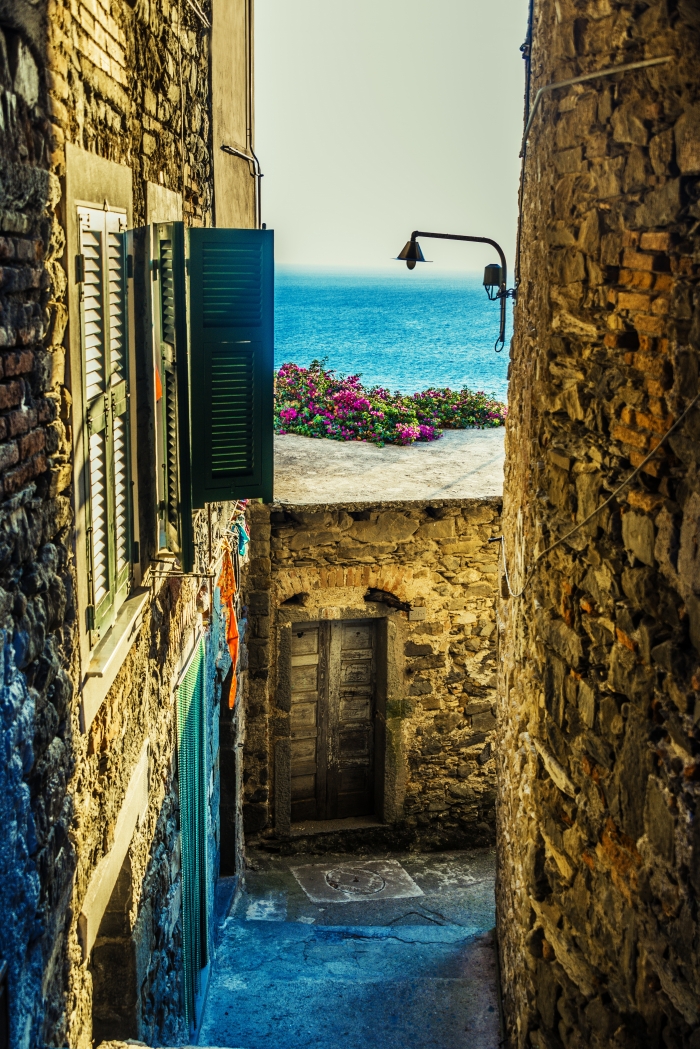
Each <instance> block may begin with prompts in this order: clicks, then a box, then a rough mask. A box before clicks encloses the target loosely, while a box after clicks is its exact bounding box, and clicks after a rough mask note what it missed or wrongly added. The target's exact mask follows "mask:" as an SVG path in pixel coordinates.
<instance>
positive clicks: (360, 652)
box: [291, 620, 376, 822]
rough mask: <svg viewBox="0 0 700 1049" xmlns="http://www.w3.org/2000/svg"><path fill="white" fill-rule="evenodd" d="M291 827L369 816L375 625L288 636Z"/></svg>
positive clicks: (333, 626)
mask: <svg viewBox="0 0 700 1049" xmlns="http://www.w3.org/2000/svg"><path fill="white" fill-rule="evenodd" d="M291 674H292V707H291V736H292V784H291V787H292V820H293V822H299V821H301V820H313V819H343V818H346V817H348V816H365V815H370V814H372V813H373V811H374V715H375V691H376V624H375V623H374V622H372V621H368V620H357V621H340V622H337V621H336V622H329V623H308V624H307V623H304V624H297V625H295V626H294V627H293V629H292V670H291Z"/></svg>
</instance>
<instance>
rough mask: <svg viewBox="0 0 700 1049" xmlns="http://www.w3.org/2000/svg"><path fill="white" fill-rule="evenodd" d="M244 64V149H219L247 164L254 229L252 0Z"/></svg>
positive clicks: (258, 218) (258, 209)
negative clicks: (252, 185)
mask: <svg viewBox="0 0 700 1049" xmlns="http://www.w3.org/2000/svg"><path fill="white" fill-rule="evenodd" d="M245 63H246V108H245V149H237V148H236V147H235V146H227V145H225V144H224V145H222V146H220V147H219V148H220V149H221V151H222V152H223V153H228V155H229V156H231V157H238V158H239V159H240V160H245V161H246V162H247V164H248V168H249V171H250V175H251V177H252V178H254V179H255V190H254V192H255V202H254V204H253V210H254V212H255V220H254V221H255V225H254V227H253V228H254V229H260V228H261V227H262V193H261V190H260V179H261V178H262V177H263V173H262V171H261V170H260V161H259V160H258V158H257V157H256V155H255V150H254V149H253V0H245Z"/></svg>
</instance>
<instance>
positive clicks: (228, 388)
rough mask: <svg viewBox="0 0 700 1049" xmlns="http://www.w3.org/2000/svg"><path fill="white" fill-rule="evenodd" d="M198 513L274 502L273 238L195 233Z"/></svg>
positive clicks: (254, 233)
mask: <svg viewBox="0 0 700 1049" xmlns="http://www.w3.org/2000/svg"><path fill="white" fill-rule="evenodd" d="M188 237H189V242H188V246H189V258H188V276H189V344H190V382H191V427H192V437H191V444H192V462H193V464H194V465H195V468H194V469H193V471H192V505H193V507H195V508H196V509H200V508H202V507H204V505H205V503H207V502H216V501H219V500H225V499H263V500H264V501H265V502H271V501H272V482H273V377H274V341H273V338H274V336H273V331H274V329H273V305H274V239H273V238H274V234H273V232H272V230H257V229H255V230H253V229H190V230H188Z"/></svg>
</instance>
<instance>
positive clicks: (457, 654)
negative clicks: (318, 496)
mask: <svg viewBox="0 0 700 1049" xmlns="http://www.w3.org/2000/svg"><path fill="white" fill-rule="evenodd" d="M249 519H250V525H251V551H250V552H251V559H250V562H249V564H248V566H247V568H246V571H245V573H244V583H243V587H244V598H243V599H244V601H245V604H246V606H247V607H248V610H249V627H248V634H247V639H248V640H247V648H248V664H249V665H248V671H247V673H248V685H247V689H246V695H245V723H246V735H245V749H244V785H243V818H244V827H245V832H246V839H247V841H249V842H250V841H259V842H260V843H262V844H263V845H267V846H268V847H270V848H274V849H279V848H284V849H295V850H298V851H303V850H305V849H307V848H310V847H311V845H310V842H311V841H312V842H313V847H314V848H324V847H328V848H334V847H339V846H341V847H343V848H348V847H354V846H364V847H367V846H368V845H372V844H377V845H383V846H384V847H392V846H394V847H398V846H401V847H414V848H425V849H431V848H440V847H452V848H459V847H464V846H475V845H487V844H490V843H492V841H493V839H494V827H495V810H494V801H495V789H496V784H495V761H494V754H493V750H492V738H493V729H494V726H495V716H494V715H495V673H496V630H495V611H494V604H495V582H496V571H497V549H496V545H492V544H489V539H491V538H492V537H493V536H494V535H499V534H500V500H499V499H481V500H478V499H474V500H456V499H454V500H438V501H436V502H434V503H426V502H402V503H395V502H391V503H389V502H385V503H378V504H365V503H362V504H359V503H358V504H348V505H343V506H338V505H330V506H311V505H299V506H292V505H286V504H285V505H282V504H268V505H264V506H263V505H257V504H252V505H251V507H250V510H249ZM343 624H345V625H346V627H347V629H350V628H353V629H355V628H359V630H360V631H361V636H363V637H365V638H366V637H369V636H370V634H373V635H374V641H373V642H370V645H371V644H373V645H374V655H373V659H374V675H375V678H374V694H373V695H372V697H371V698H370V699H369V703H370V706H372V704H373V706H372V711H371V713H370V714H369V717H370V718H371V719H372V720H371V723H370V724H369V726H367V736H368V738H369V744H367V740H366V739H365V743H364V744H363V745H365V746H367V745H368V746H369V747H370V748H373V751H374V753H373V758H372V767H371V770H370V773H371V775H373V776H374V784H373V789H372V791H371V792H372V793H373V797H372V798H371V799H369V798H365V800H364V802H362V804H361V806H360V810H359V811H360V813H361V814H362V815H365V816H369V817H371V818H370V819H366V820H365V821H364V822H363V821H359V822H357V821H355V822H353V820H352V819H351V818H350V815H351V814H352V813H353V812H354V811H357V810H355V809H353V808H352V805H350V807H345V808H344V807H343V804H342V801H341V802H340V803H338V804H336V805H334V804H329V806H328V807H326V804H325V797H323V798H321V799H320V801H319V799H318V797H317V798H316V799H315V801H316V803H314V799H313V798H311V797H310V795H309V790H308V788H309V784H308V782H307V780H308V779H309V777H310V776H314V775H321V774H322V770H321V766H323V767H324V768H323V774H324V775H325V774H326V771H327V775H328V780H329V784H330V777H331V774H332V770H333V766H334V765H335V766H337V765H338V763H339V761H340V764H341V765H342V760H343V759H342V754H341V755H340V757H339V755H338V753H331V754H330V756H329V758H328V761H327V762H326V753H325V750H324V748H326V747H328V748H330V750H331V752H332V750H333V744H332V743H331V742H330V738H331V736H332V726H331V727H330V728H328V730H327V731H328V741H326V742H324V741H323V739H322V735H323V732H324V731H325V730H324V729H323V727H322V724H321V723H322V719H323V710H322V709H321V708H322V707H323V706H324V705H329V706H331V707H332V706H333V699H332V696H330V697H325V698H324V697H323V695H322V694H321V691H322V685H321V684H320V683H319V681H318V680H317V678H316V677H315V676H314V678H313V681H312V682H311V683H310V684H308V685H306V684H304V682H303V680H301V677H302V676H303V675H304V673H305V672H306V671H307V670H308V669H309V666H310V665H311V664H313V671H314V674H315V673H316V665H317V664H318V663H319V656H318V652H319V651H321V650H322V647H323V643H322V636H323V632H324V626H327V627H328V629H329V630H332V629H333V625H335V628H336V629H338V628H340V629H344V628H343ZM309 631H311V633H314V634H315V635H318V636H319V638H320V639H321V640H320V641H319V642H318V645H317V643H316V641H315V640H314V642H313V644H312V646H311V647H308V646H307V645H306V641H305V639H306V638H307V637H310V633H309ZM297 639H299V642H300V643H299V644H297ZM344 644H345V642H344V641H343V645H344ZM362 644H363V645H365V646H366V644H367V642H366V641H363V642H362ZM331 645H332V643H331ZM350 652H351V653H352V654H353V656H354V657H355V658H357V660H358V661H359V662H358V666H361V665H362V659H363V658H364V655H365V654H366V653H363V652H362V651H357V650H356V649H352V648H351V649H350ZM341 657H342V653H340V654H339V656H338V659H339V663H338V667H337V668H334V666H333V665H332V663H331V664H330V677H331V678H333V677H334V676H335V677H337V678H338V679H339V680H341V681H342V683H343V684H345V683H347V684H348V692H347V695H346V698H345V699H342V698H341V701H340V703H341V705H342V704H343V703H345V704H346V705H347V706H348V708H350V707H351V706H352V704H353V702H354V703H355V704H358V703H359V700H358V698H357V697H358V696H359V695H360V693H362V694H363V695H364V693H363V687H364V685H365V684H366V683H367V681H363V679H362V677H361V673H360V674H358V675H356V677H357V688H355V679H353V666H352V665H351V663H345V664H343V663H342V658H341ZM323 658H324V657H323V652H322V651H321V656H320V662H321V663H323ZM329 658H332V653H331V655H330V656H329ZM319 673H320V674H321V675H322V674H323V670H322V668H321V670H319ZM353 688H355V691H353ZM309 690H311V691H309ZM331 692H332V682H331ZM317 694H318V695H319V700H318V702H319V708H318V709H317V710H312V709H311V704H312V703H315V702H316V700H315V698H314V697H315V695H317ZM297 700H299V701H301V702H300V705H297ZM339 716H340V715H339ZM363 716H364V715H363V714H362V711H361V710H358V709H357V707H356V709H355V710H354V711H353V710H350V711H349V713H348V719H347V721H346V722H345V723H344V726H341V729H340V732H341V734H342V732H346V733H350V734H352V732H353V731H357V732H360V731H362V729H361V728H360V724H361V719H362V717H363ZM356 719H360V720H356ZM314 747H316V756H315V757H314V756H313V755H311V756H310V754H309V748H311V750H312V751H313V750H314ZM337 747H338V749H339V750H342V740H341V743H340V744H337ZM322 751H323V753H322ZM360 751H361V747H360V750H358V751H357V752H356V753H355V754H354V755H353V756H352V757H351V758H350V759H349V763H350V764H351V765H352V764H353V763H354V764H355V765H357V764H358V762H359V764H362V760H363V759H362V757H361V756H359V757H358V754H359V753H360ZM309 762H310V763H309ZM326 764H327V766H328V768H327V770H326V768H325V766H326ZM311 789H313V788H311ZM319 789H321V790H324V789H327V792H328V794H329V795H330V793H331V787H330V785H328V787H327V788H323V787H321V788H319ZM340 794H341V795H342V784H341V788H340ZM304 799H306V800H304ZM343 817H345V818H344V819H343ZM328 819H330V820H337V821H338V822H336V823H335V824H332V825H328V824H327V825H325V826H321V824H324V823H325V822H326V821H327V820H328ZM331 830H333V831H334V832H335V833H329V831H331ZM320 831H323V832H324V833H323V835H322V837H319V832H320Z"/></svg>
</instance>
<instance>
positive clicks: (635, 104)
mask: <svg viewBox="0 0 700 1049" xmlns="http://www.w3.org/2000/svg"><path fill="white" fill-rule="evenodd" d="M531 7H532V34H531V41H530V49H529V68H530V86H529V98H530V104H532V102H533V99H534V96H535V92H536V91H537V89H539V88H540V87H543V86H545V85H548V84H551V83H554V82H559V81H562V80H567V79H569V78H572V77H577V76H581V75H584V74H588V73H591V72H595V71H596V70H600V71H602V70H605V69H608V68H609V67H613V66H617V65H623V64H628V63H635V62H648V61H649V60H651V59H655V58H661V59H666V58H668V59H669V61H665V62H663V63H660V64H657V65H648V66H646V67H645V68H640V69H636V70H630V71H628V72H623V73H618V74H616V75H613V76H601V77H599V78H595V79H592V80H590V81H587V82H585V83H579V84H576V85H570V86H567V87H562V88H560V89H557V90H554V91H551V92H548V93H546V94H545V95H544V96H543V99H542V103H541V105H540V107H539V111H538V113H537V115H536V116H535V118H534V121H533V123H532V128H531V130H530V133H529V138H528V142H527V153H526V158H525V161H524V179H523V190H522V228H521V231H520V284H519V289H518V302H517V307H516V315H515V317H516V320H515V337H514V340H513V346H512V351H511V371H510V394H509V404H510V414H509V418H508V429H507V462H506V485H505V496H504V513H503V530H504V535H505V537H506V542H505V549H506V556H507V561H508V567H509V571H510V578H511V584H512V589H513V590H514V591H515V593H516V594H517V593H519V591H520V590H521V588H522V587H523V585H525V584H527V585H526V587H525V592H524V594H523V596H522V597H508V596H503V597H502V599H501V601H500V609H499V622H500V628H501V641H500V644H501V656H502V663H501V667H500V700H499V704H500V709H499V736H498V746H497V753H498V774H497V775H498V783H499V805H498V811H499V844H498V848H499V866H500V875H499V879H500V880H499V890H498V911H499V938H500V949H501V960H502V973H503V982H504V987H503V990H504V1003H505V1010H506V1024H507V1031H508V1037H509V1044H510V1045H511V1046H513V1047H518V1049H520V1047H525V1046H534V1047H537V1049H560V1047H562V1046H566V1047H574V1046H581V1047H583V1046H586V1047H597V1046H600V1047H602V1046H606V1047H607V1046H616V1047H617V1046H619V1047H621V1049H622V1047H625V1049H627V1047H629V1049H642V1047H649V1049H651V1047H654V1049H657V1047H659V1049H661V1047H664V1046H665V1047H668V1049H671V1047H674V1049H681V1047H683V1049H691V1047H697V1046H698V1045H700V982H699V977H698V973H699V971H700V970H699V966H698V951H699V949H700V939H699V935H700V927H699V926H698V914H697V894H698V890H699V889H700V880H699V879H700V873H699V872H700V866H699V864H700V830H699V828H700V809H699V807H698V806H699V804H700V796H699V794H698V750H699V747H700V737H699V736H698V711H700V706H699V703H700V699H699V697H698V690H699V689H700V676H699V673H698V668H699V664H700V627H699V625H698V624H699V623H700V619H699V618H698V616H699V612H698V609H700V604H699V603H698V602H699V596H700V586H699V584H698V577H697V533H698V521H699V519H700V518H699V507H700V495H699V494H698V472H697V471H698V447H699V445H698V425H699V423H700V414H699V413H698V408H697V406H696V405H695V402H694V398H695V397H696V396H697V393H698V354H699V352H700V299H699V297H698V296H699V292H698V274H699V269H700V241H699V240H698V219H699V218H700V210H699V204H698V201H699V200H700V80H699V79H698V70H699V69H700V15H699V14H698V7H697V4H695V3H692V2H686V0H680V2H678V3H673V4H670V3H665V2H663V3H662V2H657V0H650V2H644V3H641V4H639V3H628V2H625V0H622V2H620V0H600V2H598V0H595V2H594V0H588V2H583V0H580V2H577V0H534V3H533V4H532V5H531ZM691 405H694V406H693V407H692V408H691V410H690V411H689V413H688V414H687V415H685V417H684V418H683V420H682V422H680V424H679V425H678V427H677V428H676V429H675V431H674V432H673V433H672V434H671V435H670V436H669V437H668V438H665V436H664V435H665V434H666V433H667V431H668V430H669V428H670V427H671V426H672V425H673V424H674V423H675V422H677V421H679V420H680V419H681V416H682V414H683V413H684V412H685V411H686V409H688V408H689V407H690V406H691ZM660 442H661V447H660V449H659V451H658V453H657V454H656V455H655V456H654V457H653V458H652V459H650V460H649V461H646V457H647V455H648V453H649V452H650V451H651V450H653V449H654V448H655V447H657V446H658V445H659V443H660ZM640 465H641V466H642V469H641V470H640V472H639V473H637V474H636V475H635V476H634V477H633V478H632V480H631V481H630V483H629V484H627V485H626V486H625V487H624V488H623V489H622V490H618V486H619V485H620V484H621V483H622V482H623V481H625V479H627V478H628V477H629V476H630V475H631V473H632V471H633V470H634V469H635V468H636V467H638V466H640ZM603 503H605V506H604V508H603V509H601V511H600V513H598V514H597V516H595V517H594V518H593V519H592V520H590V522H588V523H586V524H583V522H584V521H586V520H587V518H588V516H589V514H590V513H591V512H592V511H593V510H595V509H596V508H597V507H598V506H600V505H601V504H603ZM576 524H582V527H581V528H580V529H578V530H577V531H576V532H575V533H573V534H571V536H570V538H567V539H565V540H563V541H562V542H561V543H559V545H557V546H556V548H554V549H551V552H550V548H551V547H552V545H553V544H554V543H556V542H557V541H558V540H559V539H560V538H562V537H563V536H565V534H566V533H568V532H569V531H570V530H571V529H572V528H574V526H575V525H576ZM503 586H505V583H503ZM505 594H506V595H507V591H505Z"/></svg>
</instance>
